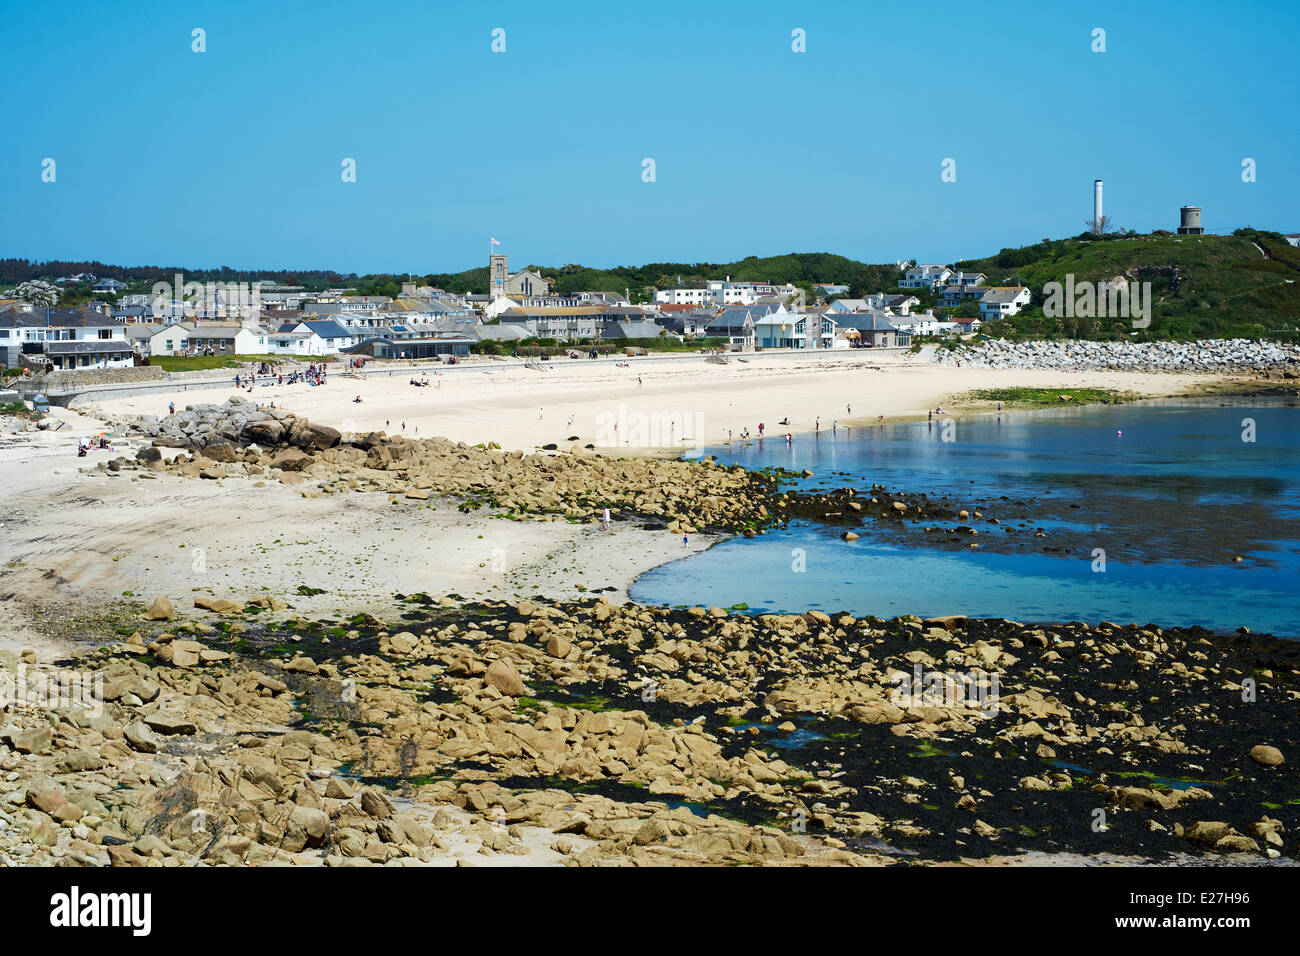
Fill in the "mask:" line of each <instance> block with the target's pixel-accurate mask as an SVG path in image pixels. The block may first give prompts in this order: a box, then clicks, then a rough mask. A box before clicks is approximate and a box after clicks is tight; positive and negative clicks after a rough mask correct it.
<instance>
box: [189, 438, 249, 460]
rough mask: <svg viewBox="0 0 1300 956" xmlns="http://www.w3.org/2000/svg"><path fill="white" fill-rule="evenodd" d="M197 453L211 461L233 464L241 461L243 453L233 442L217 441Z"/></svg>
mask: <svg viewBox="0 0 1300 956" xmlns="http://www.w3.org/2000/svg"><path fill="white" fill-rule="evenodd" d="M198 453H199V454H200V455H202V456H203V457H204V458H208V459H211V460H212V461H220V462H225V463H228V464H229V463H233V462H236V461H242V460H243V457H244V455H243V452H242V451H241V450H240V448H239V446H238V445H236V444H235V443H234V442H231V441H226V440H225V439H218V440H217V441H214V442H211V443H209V444H207V445H204V446H203V447H202V448H200V449H198Z"/></svg>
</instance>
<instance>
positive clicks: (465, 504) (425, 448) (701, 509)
mask: <svg viewBox="0 0 1300 956" xmlns="http://www.w3.org/2000/svg"><path fill="white" fill-rule="evenodd" d="M122 424H123V426H124V427H125V428H126V429H127V430H128V432H129V433H131V434H134V435H138V436H140V437H142V438H143V439H144V440H145V441H147V442H148V443H149V444H148V446H147V447H144V448H142V449H140V450H139V451H138V452H137V454H136V455H135V457H134V458H127V457H119V458H117V459H113V460H112V461H107V462H101V463H100V464H98V465H96V466H95V467H94V469H92V471H97V472H99V473H105V472H122V471H142V472H143V473H144V475H145V476H152V475H156V474H159V473H167V474H174V475H180V476H182V477H189V478H204V479H210V480H219V479H223V478H251V479H254V480H264V481H278V482H280V483H282V484H288V485H303V486H304V487H303V491H302V493H303V495H304V496H307V497H313V496H319V495H326V494H347V493H351V492H367V491H381V492H386V493H388V494H390V495H398V496H401V497H403V498H406V499H412V500H416V501H424V500H428V499H430V498H436V497H441V496H450V497H454V498H456V499H458V500H460V502H461V503H460V505H459V507H460V508H461V509H462V510H466V511H468V510H476V509H478V508H482V507H490V508H495V509H498V510H499V511H500V512H502V513H504V514H509V515H513V516H525V515H527V516H532V517H535V518H538V519H540V520H571V521H589V522H594V521H598V520H599V516H600V515H601V514H602V513H603V510H604V509H605V508H609V510H610V512H611V515H612V516H617V517H619V518H621V519H630V518H637V519H642V520H645V521H649V522H652V523H654V526H655V527H659V528H663V527H666V528H667V529H668V530H670V531H682V532H685V533H695V532H696V531H700V532H746V533H753V532H754V531H755V530H758V529H761V528H762V527H763V526H764V525H766V524H770V523H771V522H772V520H773V517H772V515H771V514H769V512H768V508H767V501H768V496H769V494H770V493H771V492H772V491H773V490H774V489H775V488H776V487H777V484H778V478H777V477H776V476H774V475H769V474H765V473H756V472H749V471H746V470H745V469H743V468H741V467H739V466H734V467H721V466H719V465H717V464H716V463H714V462H713V461H712V460H703V461H680V460H667V459H657V458H621V457H620V458H614V457H607V456H604V455H599V454H595V453H594V450H593V449H592V448H591V446H586V447H581V446H579V445H577V444H576V443H574V444H571V445H570V447H569V448H568V449H567V450H566V451H563V452H562V451H560V450H559V449H558V448H557V447H556V446H555V445H553V444H552V445H547V446H546V447H545V448H544V449H542V451H541V452H539V453H537V454H532V455H525V454H524V453H523V452H520V451H514V452H504V451H502V450H500V449H499V448H497V447H496V446H495V445H493V444H491V443H489V444H482V445H466V444H465V443H464V442H453V441H450V440H448V439H445V438H425V439H416V438H411V439H408V438H405V437H403V436H401V435H388V434H386V433H383V432H372V433H368V434H365V435H359V436H354V435H349V436H346V437H345V436H344V435H343V434H342V433H341V432H339V431H338V430H337V429H334V428H330V427H327V426H322V425H315V424H312V423H311V422H309V421H308V420H307V419H305V418H300V417H298V416H295V415H294V414H293V413H291V412H286V411H284V410H281V409H259V408H256V407H255V406H254V405H253V404H252V403H250V402H247V401H245V400H243V399H242V398H240V397H233V398H231V399H230V400H229V401H227V402H225V403H222V404H220V405H215V404H207V405H196V406H189V407H187V408H186V409H185V410H184V411H183V412H180V413H177V414H176V415H171V416H168V417H166V418H164V419H158V418H154V417H144V418H141V419H133V420H130V421H127V422H123V423H122ZM164 448H183V449H186V451H185V452H182V453H181V454H179V455H176V456H174V457H170V458H169V457H167V456H166V455H164V454H163V452H162V451H161V449H164Z"/></svg>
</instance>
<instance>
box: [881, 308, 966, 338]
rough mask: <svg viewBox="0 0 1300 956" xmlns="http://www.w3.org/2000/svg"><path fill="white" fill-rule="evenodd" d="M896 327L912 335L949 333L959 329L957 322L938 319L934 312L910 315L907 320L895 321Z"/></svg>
mask: <svg viewBox="0 0 1300 956" xmlns="http://www.w3.org/2000/svg"><path fill="white" fill-rule="evenodd" d="M894 327H895V328H897V329H900V330H902V331H904V332H910V333H911V334H912V335H947V334H948V333H950V332H955V331H957V323H956V322H944V321H942V320H941V319H936V318H935V317H934V313H933V312H927V313H925V315H913V316H908V318H907V320H906V321H899V322H895V323H894Z"/></svg>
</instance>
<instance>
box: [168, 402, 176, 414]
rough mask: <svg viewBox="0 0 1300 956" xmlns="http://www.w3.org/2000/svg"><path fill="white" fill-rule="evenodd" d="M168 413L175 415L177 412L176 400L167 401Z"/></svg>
mask: <svg viewBox="0 0 1300 956" xmlns="http://www.w3.org/2000/svg"><path fill="white" fill-rule="evenodd" d="M167 414H168V415H175V414H176V403H175V402H168V403H167Z"/></svg>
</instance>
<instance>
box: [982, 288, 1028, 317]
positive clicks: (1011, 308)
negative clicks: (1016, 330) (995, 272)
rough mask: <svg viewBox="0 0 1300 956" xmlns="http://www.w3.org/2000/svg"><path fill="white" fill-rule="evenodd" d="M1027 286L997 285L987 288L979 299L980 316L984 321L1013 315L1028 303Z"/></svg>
mask: <svg viewBox="0 0 1300 956" xmlns="http://www.w3.org/2000/svg"><path fill="white" fill-rule="evenodd" d="M1029 299H1030V294H1029V288H1028V287H1027V286H1023V285H1021V286H998V287H996V288H992V289H989V290H988V291H987V292H985V293H984V296H983V298H981V299H980V318H981V319H983V320H984V321H985V322H987V321H989V320H990V319H1001V318H1006V317H1007V316H1011V315H1015V314H1016V313H1017V312H1019V311H1020V310H1021V309H1023V308H1024V307H1025V306H1027V305H1028V304H1029Z"/></svg>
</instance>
